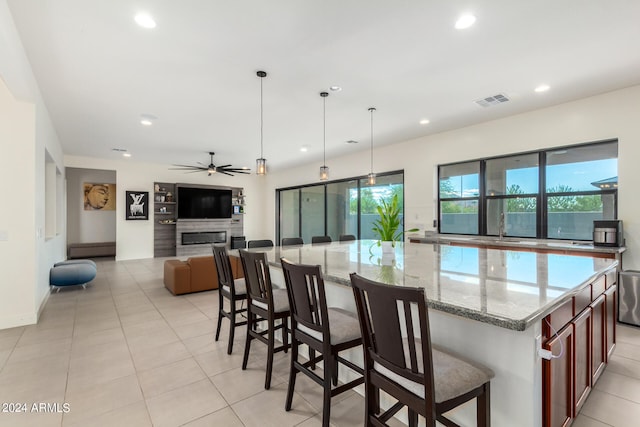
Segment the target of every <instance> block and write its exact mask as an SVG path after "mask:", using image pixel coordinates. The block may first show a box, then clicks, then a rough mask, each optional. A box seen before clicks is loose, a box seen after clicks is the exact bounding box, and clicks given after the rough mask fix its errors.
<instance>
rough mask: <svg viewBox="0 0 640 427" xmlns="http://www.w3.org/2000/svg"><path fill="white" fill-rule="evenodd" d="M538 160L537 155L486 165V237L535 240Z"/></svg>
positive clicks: (512, 157)
mask: <svg viewBox="0 0 640 427" xmlns="http://www.w3.org/2000/svg"><path fill="white" fill-rule="evenodd" d="M538 157H539V156H538V154H535V153H534V154H524V155H519V156H509V157H501V158H498V159H490V160H487V161H486V167H485V179H486V182H487V184H486V188H487V190H486V198H487V214H486V215H485V217H486V221H485V222H486V230H487V233H486V234H488V235H491V236H498V235H500V234H501V232H502V233H503V234H504V235H508V236H520V237H536V230H537V214H536V212H537V205H538V201H537V195H538V175H539V172H538V170H539V168H538V162H539V160H538ZM501 224H502V230H501Z"/></svg>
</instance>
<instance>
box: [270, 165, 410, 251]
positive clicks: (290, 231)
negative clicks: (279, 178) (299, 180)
mask: <svg viewBox="0 0 640 427" xmlns="http://www.w3.org/2000/svg"><path fill="white" fill-rule="evenodd" d="M276 194H277V201H278V206H277V210H278V212H277V214H278V216H277V217H278V224H277V230H276V238H277V240H278V241H281V239H282V238H283V237H302V239H303V241H304V242H306V243H310V242H311V237H312V236H322V235H328V236H330V237H331V238H332V240H334V241H337V240H338V239H339V238H340V235H341V234H353V235H354V236H356V237H357V238H359V239H373V238H374V236H373V233H372V232H371V228H372V224H373V221H374V220H375V219H376V218H377V217H378V213H377V211H376V206H377V205H378V203H379V201H380V200H381V199H386V198H390V197H392V196H393V195H394V194H398V196H399V197H398V198H399V201H400V203H401V207H402V206H403V205H402V203H403V201H404V173H403V172H390V173H385V174H378V176H377V182H376V184H375V185H373V186H369V185H368V184H367V179H366V178H364V177H362V178H361V177H357V178H349V179H345V180H340V181H333V182H329V183H326V184H324V183H323V184H313V185H305V186H300V187H295V188H287V189H278V190H276Z"/></svg>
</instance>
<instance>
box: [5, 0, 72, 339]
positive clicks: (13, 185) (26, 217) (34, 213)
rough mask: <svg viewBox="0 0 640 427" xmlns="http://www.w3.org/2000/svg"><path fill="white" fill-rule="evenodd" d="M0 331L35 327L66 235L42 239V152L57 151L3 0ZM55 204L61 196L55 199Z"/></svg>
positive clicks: (55, 155)
mask: <svg viewBox="0 0 640 427" xmlns="http://www.w3.org/2000/svg"><path fill="white" fill-rule="evenodd" d="M0 58H2V60H0V80H1V81H0V144H1V145H0V180H1V182H2V183H3V184H4V185H3V186H2V188H3V192H2V193H3V194H2V202H1V203H2V204H1V205H0V235H3V236H4V233H1V232H3V231H7V233H6V240H4V238H3V240H0V269H1V270H2V279H1V280H0V329H2V328H7V327H12V326H18V325H24V324H29V323H35V322H36V320H37V316H38V313H39V311H40V309H41V308H42V307H43V305H44V302H45V301H46V299H47V297H48V295H49V267H50V266H51V265H52V264H53V263H54V262H57V261H60V260H62V259H64V246H65V243H64V240H65V237H64V236H65V234H66V231H65V230H64V229H61V230H60V233H59V234H56V235H53V236H51V237H50V238H48V239H45V236H44V234H45V216H46V215H45V209H46V203H45V199H46V197H45V194H46V191H45V179H46V174H45V170H46V165H45V153H46V152H48V153H49V161H52V162H53V163H54V164H55V165H56V167H57V169H58V170H63V166H62V148H61V146H60V143H59V141H58V139H57V136H56V134H55V131H54V129H53V126H52V125H51V122H50V120H49V114H48V112H47V109H46V106H45V105H44V103H43V101H42V97H41V95H40V91H39V88H38V85H37V83H36V81H35V78H34V76H33V73H32V71H31V66H30V64H29V61H28V59H27V57H26V55H25V53H24V49H23V47H22V44H21V42H20V38H19V36H18V33H17V31H16V29H15V25H14V23H13V18H12V17H11V13H10V12H9V8H8V6H7V3H6V1H5V0H0ZM60 197H61V199H60V200H61V201H62V200H63V199H64V194H62V195H60Z"/></svg>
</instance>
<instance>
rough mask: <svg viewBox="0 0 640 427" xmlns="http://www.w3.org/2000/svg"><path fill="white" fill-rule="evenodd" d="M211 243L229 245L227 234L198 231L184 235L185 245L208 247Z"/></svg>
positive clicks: (223, 232)
mask: <svg viewBox="0 0 640 427" xmlns="http://www.w3.org/2000/svg"><path fill="white" fill-rule="evenodd" d="M211 243H227V232H226V231H197V232H189V233H182V244H183V245H206V244H211Z"/></svg>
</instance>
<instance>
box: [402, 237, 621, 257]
mask: <svg viewBox="0 0 640 427" xmlns="http://www.w3.org/2000/svg"><path fill="white" fill-rule="evenodd" d="M409 239H410V240H411V241H412V242H420V243H438V244H444V245H446V244H455V243H459V244H465V245H478V246H483V245H484V246H500V247H504V248H514V249H517V248H522V249H526V248H530V249H546V250H564V251H571V252H584V253H601V254H615V255H617V256H619V255H620V254H622V253H623V252H625V251H626V249H627V248H626V247H624V246H621V247H612V246H594V245H593V243H592V242H588V241H582V240H556V239H532V238H526V237H509V236H505V237H503V238H502V239H500V238H498V237H495V236H467V235H460V234H432V235H430V236H425V237H420V236H409ZM618 259H619V258H618Z"/></svg>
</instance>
